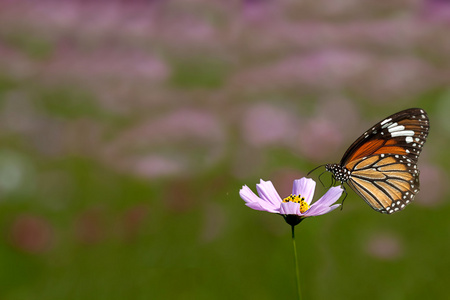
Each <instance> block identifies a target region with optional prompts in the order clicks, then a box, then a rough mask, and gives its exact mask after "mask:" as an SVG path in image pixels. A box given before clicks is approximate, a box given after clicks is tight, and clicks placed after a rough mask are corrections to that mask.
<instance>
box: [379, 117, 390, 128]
mask: <svg viewBox="0 0 450 300" xmlns="http://www.w3.org/2000/svg"><path fill="white" fill-rule="evenodd" d="M391 120H392V119H391V118H389V119H386V120H384V121H383V122H381V123H380V125H384V124H386V123H387V122H389V121H391ZM383 128H384V127H383Z"/></svg>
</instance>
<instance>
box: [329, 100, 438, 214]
mask: <svg viewBox="0 0 450 300" xmlns="http://www.w3.org/2000/svg"><path fill="white" fill-rule="evenodd" d="M429 129H430V125H429V120H428V116H427V113H426V112H425V111H424V110H423V109H420V108H410V109H406V110H403V111H400V112H398V113H396V114H393V115H391V116H389V117H387V118H385V119H383V120H381V121H380V122H379V123H377V124H375V125H374V126H372V127H371V128H370V129H369V130H367V131H366V132H364V133H363V134H362V135H361V136H360V137H359V138H358V139H357V140H356V141H355V142H354V143H353V144H352V145H351V146H350V147H349V148H348V149H347V151H346V152H345V154H344V156H343V157H342V159H341V162H340V163H339V164H326V165H325V170H326V171H329V172H331V173H332V174H333V175H332V176H333V179H334V180H336V181H338V182H340V183H341V185H343V184H344V183H346V184H348V185H349V186H350V187H351V188H352V189H353V191H355V192H356V193H357V194H358V195H359V196H361V198H363V199H364V200H365V201H366V202H367V204H369V206H370V207H372V208H373V209H374V210H376V211H378V212H381V213H385V214H392V213H394V212H397V211H400V210H402V209H404V208H405V206H406V205H407V204H409V203H410V202H411V201H412V200H413V199H414V196H415V195H417V193H418V192H419V187H420V183H419V173H420V172H419V169H418V168H417V160H418V158H419V155H420V152H421V151H422V147H423V144H424V143H425V141H426V140H427V136H428V132H429Z"/></svg>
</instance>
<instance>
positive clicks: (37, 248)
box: [9, 214, 55, 254]
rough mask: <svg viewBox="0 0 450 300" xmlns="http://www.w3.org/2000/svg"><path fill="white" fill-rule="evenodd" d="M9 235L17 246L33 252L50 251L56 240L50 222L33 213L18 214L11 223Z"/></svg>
mask: <svg viewBox="0 0 450 300" xmlns="http://www.w3.org/2000/svg"><path fill="white" fill-rule="evenodd" d="M9 235H10V239H11V242H12V244H13V245H14V246H15V247H17V248H19V249H20V250H22V251H25V252H28V253H32V254H40V253H45V252H48V251H50V250H51V248H52V246H53V245H54V242H55V236H54V230H53V228H52V225H51V224H50V222H49V221H48V220H46V219H45V218H43V217H40V216H36V215H31V214H22V215H19V216H17V217H16V218H15V219H14V221H13V223H12V224H11V228H10V232H9Z"/></svg>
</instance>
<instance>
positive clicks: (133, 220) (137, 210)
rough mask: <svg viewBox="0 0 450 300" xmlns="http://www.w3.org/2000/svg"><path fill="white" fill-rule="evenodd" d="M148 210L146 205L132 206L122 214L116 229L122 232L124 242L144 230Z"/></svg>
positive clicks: (134, 237)
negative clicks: (118, 226)
mask: <svg viewBox="0 0 450 300" xmlns="http://www.w3.org/2000/svg"><path fill="white" fill-rule="evenodd" d="M149 213H150V209H149V207H148V205H147V204H137V205H134V206H132V207H130V208H128V209H127V210H125V211H124V212H123V215H122V216H121V218H122V220H121V222H120V223H119V225H120V226H121V227H123V228H118V229H119V230H121V231H123V236H124V238H125V239H126V240H133V239H136V238H137V237H138V236H139V233H141V232H142V231H144V229H145V227H144V226H145V221H146V220H147V219H148V218H149Z"/></svg>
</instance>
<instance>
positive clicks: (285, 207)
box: [280, 202, 300, 215]
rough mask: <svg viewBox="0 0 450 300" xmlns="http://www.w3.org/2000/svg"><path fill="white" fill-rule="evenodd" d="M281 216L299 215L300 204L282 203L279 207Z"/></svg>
mask: <svg viewBox="0 0 450 300" xmlns="http://www.w3.org/2000/svg"><path fill="white" fill-rule="evenodd" d="M280 214H282V215H300V203H294V202H282V203H281V207H280Z"/></svg>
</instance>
